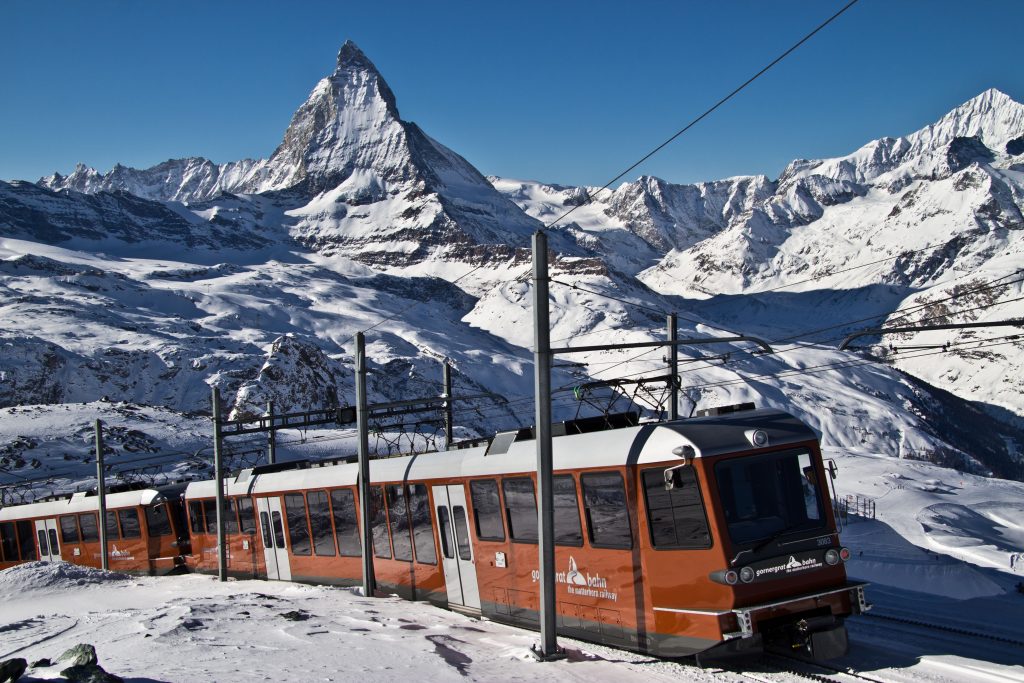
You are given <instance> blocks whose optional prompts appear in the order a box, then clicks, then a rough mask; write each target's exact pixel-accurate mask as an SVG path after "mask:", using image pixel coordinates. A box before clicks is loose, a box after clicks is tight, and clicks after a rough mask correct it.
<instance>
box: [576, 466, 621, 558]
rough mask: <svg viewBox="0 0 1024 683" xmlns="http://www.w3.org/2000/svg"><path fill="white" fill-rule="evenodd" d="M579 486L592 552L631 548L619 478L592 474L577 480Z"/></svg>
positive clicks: (600, 473)
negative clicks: (581, 489)
mask: <svg viewBox="0 0 1024 683" xmlns="http://www.w3.org/2000/svg"><path fill="white" fill-rule="evenodd" d="M580 483H581V484H582V486H583V507H584V509H585V510H586V514H587V532H588V534H589V536H590V544H591V545H592V546H594V547H595V548H632V547H633V534H632V532H631V531H630V526H629V504H628V502H627V501H626V489H625V487H624V486H623V484H622V475H621V474H619V473H618V472H593V473H588V474H584V475H582V476H580Z"/></svg>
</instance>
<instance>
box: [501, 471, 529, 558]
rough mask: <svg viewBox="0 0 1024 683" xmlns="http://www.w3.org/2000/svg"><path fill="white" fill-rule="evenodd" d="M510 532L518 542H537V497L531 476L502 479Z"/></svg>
mask: <svg viewBox="0 0 1024 683" xmlns="http://www.w3.org/2000/svg"><path fill="white" fill-rule="evenodd" d="M501 488H502V490H504V492H505V515H506V517H507V518H508V532H509V535H510V536H511V537H512V540H513V541H516V542H517V543H536V542H537V498H536V496H534V493H533V480H532V479H530V478H529V477H516V478H514V479H502V481H501Z"/></svg>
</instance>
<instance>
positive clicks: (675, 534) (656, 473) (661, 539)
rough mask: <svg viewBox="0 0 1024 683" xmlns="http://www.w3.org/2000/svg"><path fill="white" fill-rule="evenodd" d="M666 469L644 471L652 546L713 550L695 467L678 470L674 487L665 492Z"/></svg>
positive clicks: (645, 495) (645, 496)
mask: <svg viewBox="0 0 1024 683" xmlns="http://www.w3.org/2000/svg"><path fill="white" fill-rule="evenodd" d="M664 472H665V468H664V467H658V468H654V469H649V470H644V471H643V482H644V499H645V500H646V501H647V523H648V525H649V529H650V532H651V545H653V546H654V547H655V548H710V547H711V534H709V533H708V522H707V517H706V515H705V514H704V504H703V503H702V502H701V498H700V487H699V486H698V485H697V477H696V475H695V474H694V471H693V468H692V467H684V468H682V469H677V470H676V475H675V476H676V477H677V479H676V484H675V487H674V488H672V489H669V490H667V491H666V490H665V474H664Z"/></svg>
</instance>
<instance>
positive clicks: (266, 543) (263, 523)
mask: <svg viewBox="0 0 1024 683" xmlns="http://www.w3.org/2000/svg"><path fill="white" fill-rule="evenodd" d="M260 528H261V529H262V530H263V547H264V548H273V547H274V544H273V543H272V542H271V538H273V537H272V536H271V535H270V515H268V514H267V513H266V512H261V513H260Z"/></svg>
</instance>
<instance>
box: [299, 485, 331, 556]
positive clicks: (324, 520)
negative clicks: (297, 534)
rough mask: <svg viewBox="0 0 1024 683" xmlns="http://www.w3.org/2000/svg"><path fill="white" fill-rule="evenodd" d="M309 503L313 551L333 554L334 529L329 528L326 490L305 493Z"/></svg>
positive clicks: (329, 513)
mask: <svg viewBox="0 0 1024 683" xmlns="http://www.w3.org/2000/svg"><path fill="white" fill-rule="evenodd" d="M306 503H308V504H309V526H310V530H311V531H312V532H313V552H314V553H316V554H317V555H330V556H332V557H333V556H334V555H336V554H337V553H336V552H335V550H334V529H332V528H331V508H330V507H328V505H327V491H310V492H309V493H307V494H306Z"/></svg>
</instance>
